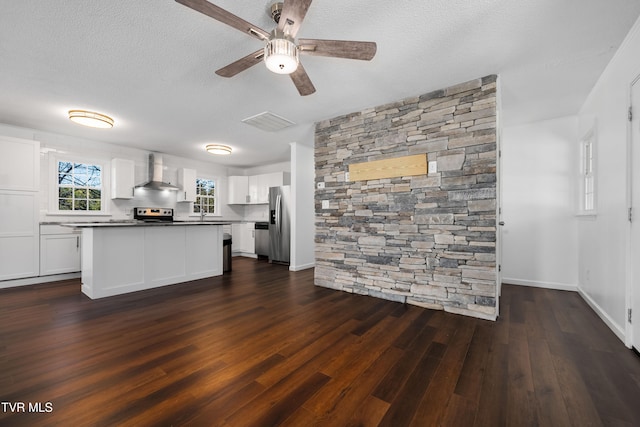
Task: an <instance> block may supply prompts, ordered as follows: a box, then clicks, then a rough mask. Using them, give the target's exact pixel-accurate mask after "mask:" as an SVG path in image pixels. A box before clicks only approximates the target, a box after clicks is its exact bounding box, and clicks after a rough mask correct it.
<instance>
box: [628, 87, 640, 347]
mask: <svg viewBox="0 0 640 427" xmlns="http://www.w3.org/2000/svg"><path fill="white" fill-rule="evenodd" d="M631 105H632V106H633V120H632V121H631V209H632V212H633V221H632V222H631V304H630V307H631V308H632V310H633V311H632V312H633V319H632V324H631V330H632V345H633V346H634V347H635V348H636V349H637V350H640V76H638V77H637V78H636V80H635V81H634V82H633V84H632V85H631Z"/></svg>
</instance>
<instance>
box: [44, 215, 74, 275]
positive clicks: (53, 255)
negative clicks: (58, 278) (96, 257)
mask: <svg viewBox="0 0 640 427" xmlns="http://www.w3.org/2000/svg"><path fill="white" fill-rule="evenodd" d="M81 251H82V250H81V232H80V230H74V229H73V228H69V227H63V226H61V225H41V226H40V275H41V276H47V275H50V274H63V273H75V272H78V271H80V265H81V263H80V254H81Z"/></svg>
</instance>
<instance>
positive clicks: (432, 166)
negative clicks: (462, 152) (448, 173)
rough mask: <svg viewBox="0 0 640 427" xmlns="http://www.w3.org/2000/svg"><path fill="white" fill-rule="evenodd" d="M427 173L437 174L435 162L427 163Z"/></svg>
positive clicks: (436, 163)
mask: <svg viewBox="0 0 640 427" xmlns="http://www.w3.org/2000/svg"><path fill="white" fill-rule="evenodd" d="M428 170H429V173H430V174H431V173H438V162H437V161H436V160H431V161H430V162H429V169H428Z"/></svg>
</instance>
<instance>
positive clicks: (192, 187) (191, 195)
mask: <svg viewBox="0 0 640 427" xmlns="http://www.w3.org/2000/svg"><path fill="white" fill-rule="evenodd" d="M178 187H180V190H178V202H195V201H196V171H195V169H185V168H181V169H178Z"/></svg>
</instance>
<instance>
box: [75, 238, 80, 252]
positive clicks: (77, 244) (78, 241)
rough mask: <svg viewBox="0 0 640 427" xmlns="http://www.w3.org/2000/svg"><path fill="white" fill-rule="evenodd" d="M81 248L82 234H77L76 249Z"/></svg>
mask: <svg viewBox="0 0 640 427" xmlns="http://www.w3.org/2000/svg"><path fill="white" fill-rule="evenodd" d="M79 248H80V236H76V249H79Z"/></svg>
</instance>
